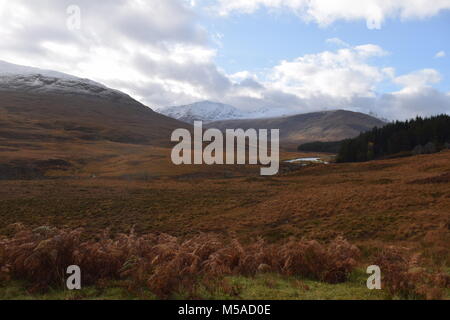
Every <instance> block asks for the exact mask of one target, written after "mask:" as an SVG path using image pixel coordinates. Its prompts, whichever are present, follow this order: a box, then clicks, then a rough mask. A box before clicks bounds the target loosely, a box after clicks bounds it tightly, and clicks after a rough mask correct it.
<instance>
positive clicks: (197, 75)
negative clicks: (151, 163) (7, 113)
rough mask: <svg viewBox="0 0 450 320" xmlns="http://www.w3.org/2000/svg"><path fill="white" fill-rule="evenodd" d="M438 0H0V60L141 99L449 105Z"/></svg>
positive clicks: (376, 110) (443, 20)
mask: <svg viewBox="0 0 450 320" xmlns="http://www.w3.org/2000/svg"><path fill="white" fill-rule="evenodd" d="M449 31H450V0H391V1H385V0H359V1H355V0H339V1H336V0H315V1H311V0H164V1H160V0H146V1H144V0H128V1H126V0H108V1H89V0H36V1H28V0H15V1H8V0H0V40H1V41H0V60H3V61H7V62H10V63H16V64H21V65H27V66H33V67H38V68H43V69H50V70H56V71H60V72H65V73H69V74H72V75H75V76H79V77H82V78H89V79H92V80H95V81H98V82H101V83H103V84H105V85H107V86H109V87H112V88H115V89H119V90H122V91H125V92H126V93H128V94H130V95H132V96H133V97H135V98H136V99H138V100H139V101H141V102H143V103H144V104H146V105H148V106H149V107H152V108H156V109H158V108H162V107H165V106H173V105H183V104H189V103H193V102H196V101H201V100H211V101H217V102H222V103H227V104H231V105H234V106H236V107H238V108H240V109H243V110H248V111H254V110H260V109H262V110H266V111H267V112H268V113H270V114H273V115H277V114H286V113H304V112H313V111H321V110H333V109H347V110H353V111H360V112H365V113H373V114H376V115H378V116H380V117H383V118H387V119H390V120H393V119H401V120H403V119H407V118H412V117H415V116H417V115H420V116H429V115H433V114H438V113H448V114H450V32H449Z"/></svg>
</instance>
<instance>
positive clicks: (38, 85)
mask: <svg viewBox="0 0 450 320" xmlns="http://www.w3.org/2000/svg"><path fill="white" fill-rule="evenodd" d="M5 90H7V91H21V92H24V91H26V92H30V93H57V94H63V95H74V94H75V95H88V96H93V97H101V98H108V99H112V100H122V99H123V100H127V99H130V97H129V96H128V95H126V94H124V93H122V92H120V91H118V90H114V89H110V88H107V87H106V86H104V85H102V84H100V83H97V82H95V81H92V80H89V79H82V78H78V77H75V76H72V75H68V74H65V73H62V72H57V71H50V70H44V69H38V68H33V67H26V66H20V65H16V64H12V63H8V62H5V61H0V91H5Z"/></svg>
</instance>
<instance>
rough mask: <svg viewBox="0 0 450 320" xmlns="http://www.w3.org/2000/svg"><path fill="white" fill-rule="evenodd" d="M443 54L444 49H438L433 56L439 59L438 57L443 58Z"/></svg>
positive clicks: (444, 54)
mask: <svg viewBox="0 0 450 320" xmlns="http://www.w3.org/2000/svg"><path fill="white" fill-rule="evenodd" d="M445 56H446V53H445V51H439V52H438V53H436V55H435V56H434V57H435V58H436V59H439V58H445Z"/></svg>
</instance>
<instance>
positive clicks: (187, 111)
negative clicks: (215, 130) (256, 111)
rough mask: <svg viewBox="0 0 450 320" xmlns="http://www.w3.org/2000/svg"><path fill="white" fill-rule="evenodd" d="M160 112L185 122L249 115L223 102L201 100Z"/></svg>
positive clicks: (163, 109)
mask: <svg viewBox="0 0 450 320" xmlns="http://www.w3.org/2000/svg"><path fill="white" fill-rule="evenodd" d="M158 112H160V113H162V114H164V115H166V116H168V117H171V118H175V119H178V120H181V121H184V122H188V123H193V122H194V121H203V122H212V121H218V120H230V119H240V118H245V117H246V116H247V114H246V113H244V112H242V111H240V110H239V109H237V108H235V107H233V106H231V105H228V104H223V103H218V102H212V101H201V102H196V103H193V104H189V105H184V106H174V107H168V108H161V109H159V110H158Z"/></svg>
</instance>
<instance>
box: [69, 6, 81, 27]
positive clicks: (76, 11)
mask: <svg viewBox="0 0 450 320" xmlns="http://www.w3.org/2000/svg"><path fill="white" fill-rule="evenodd" d="M66 13H67V20H66V26H67V29H69V30H70V31H78V30H81V8H80V7H79V6H77V5H70V6H68V7H67V9H66Z"/></svg>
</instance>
